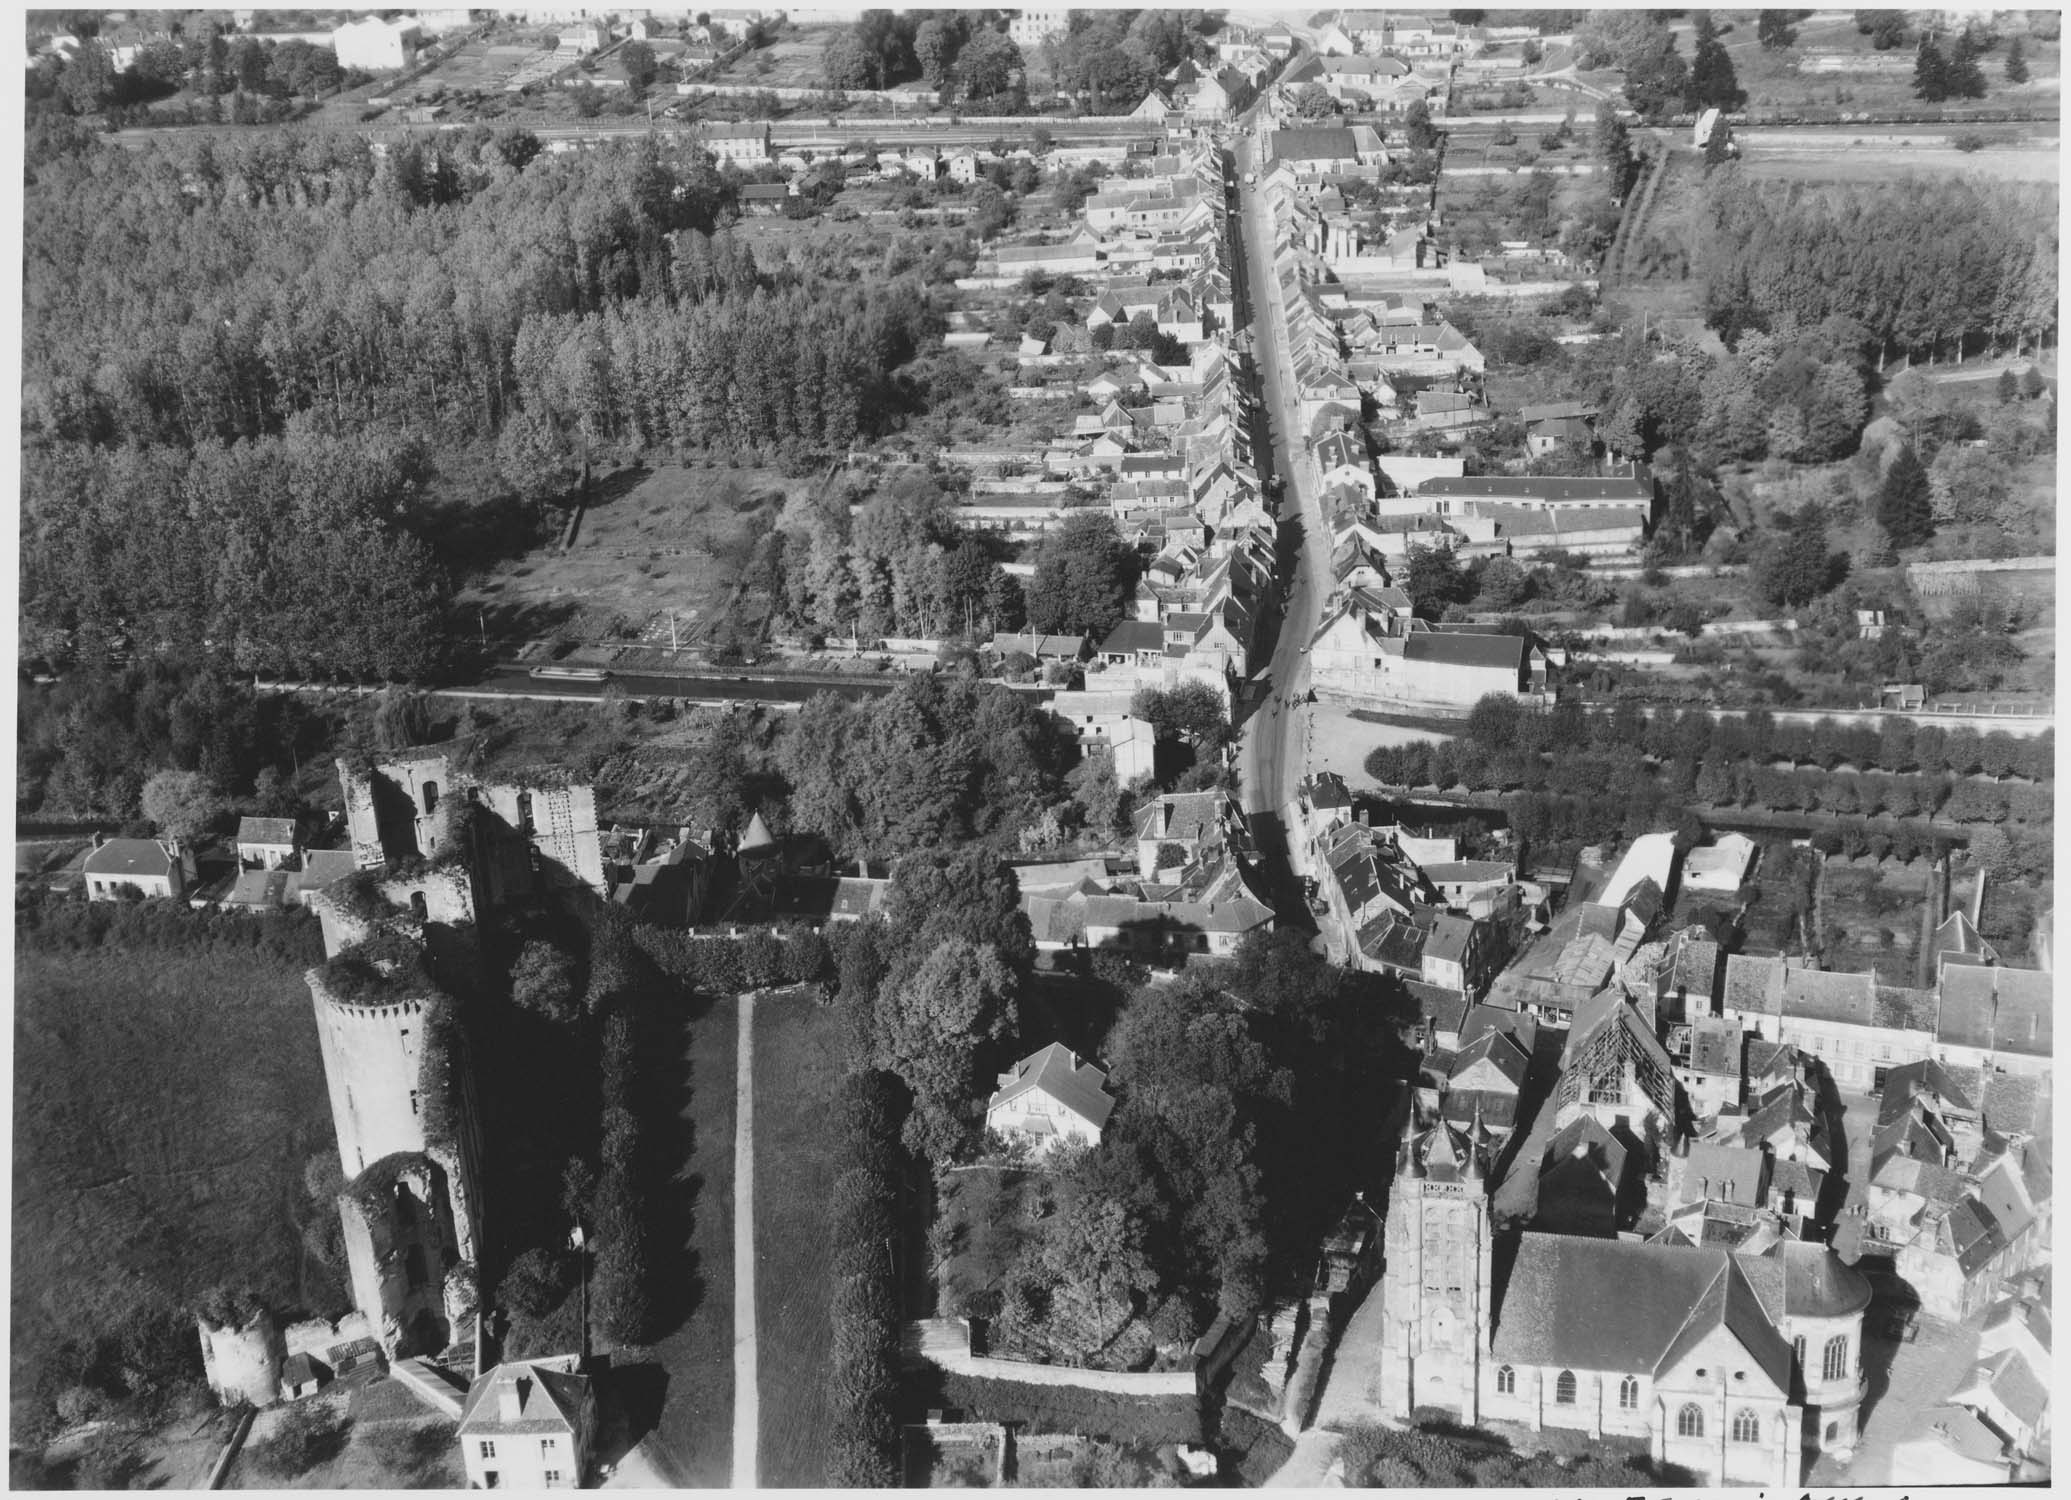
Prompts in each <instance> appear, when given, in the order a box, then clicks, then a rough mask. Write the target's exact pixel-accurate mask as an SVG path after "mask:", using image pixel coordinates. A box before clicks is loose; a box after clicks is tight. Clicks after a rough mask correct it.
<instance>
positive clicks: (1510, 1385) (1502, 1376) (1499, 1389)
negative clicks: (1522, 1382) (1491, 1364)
mask: <svg viewBox="0 0 2071 1500" xmlns="http://www.w3.org/2000/svg"><path fill="white" fill-rule="evenodd" d="M1496 1394H1497V1395H1499V1396H1515V1395H1516V1394H1517V1371H1516V1370H1514V1369H1512V1368H1511V1367H1510V1366H1509V1365H1505V1366H1503V1367H1502V1368H1501V1369H1500V1370H1498V1371H1496Z"/></svg>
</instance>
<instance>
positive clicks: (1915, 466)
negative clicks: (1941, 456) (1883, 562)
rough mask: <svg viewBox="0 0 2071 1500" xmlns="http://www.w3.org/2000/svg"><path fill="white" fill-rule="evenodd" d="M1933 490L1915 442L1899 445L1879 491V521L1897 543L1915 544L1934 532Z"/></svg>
mask: <svg viewBox="0 0 2071 1500" xmlns="http://www.w3.org/2000/svg"><path fill="white" fill-rule="evenodd" d="M1931 501H1932V490H1931V488H1930V487H1929V485H1928V481H1927V470H1926V469H1925V468H1924V467H1922V465H1921V463H1920V459H1919V457H1918V455H1916V454H1915V453H1914V452H1913V449H1912V445H1911V444H1907V445H1906V446H1905V447H1903V448H1901V449H1899V451H1898V457H1897V458H1895V459H1893V460H1892V463H1891V468H1890V469H1889V470H1888V471H1886V473H1885V475H1884V484H1883V487H1882V488H1881V489H1880V490H1879V491H1878V492H1877V524H1878V525H1879V526H1881V527H1883V528H1884V532H1885V534H1886V535H1887V536H1889V537H1890V538H1891V544H1892V546H1894V547H1912V546H1917V545H1918V544H1919V543H1921V542H1924V541H1926V540H1927V539H1928V537H1930V536H1932V535H1933V534H1934V513H1933V510H1932V508H1931Z"/></svg>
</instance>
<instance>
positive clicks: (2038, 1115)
mask: <svg viewBox="0 0 2071 1500" xmlns="http://www.w3.org/2000/svg"><path fill="white" fill-rule="evenodd" d="M2049 1103H2050V1099H2049V1084H2048V1081H2047V1080H2046V1079H2043V1078H2038V1077H2033V1076H2030V1075H2028V1074H2023V1073H1993V1074H1991V1075H1989V1076H1988V1077H1987V1078H1986V1080H1985V1108H1984V1115H1985V1124H1986V1125H1988V1126H1989V1127H1991V1128H1992V1129H1993V1130H1995V1131H1997V1132H1998V1133H1999V1134H2001V1135H2013V1134H2016V1133H2022V1134H2026V1133H2032V1132H2034V1131H2035V1130H2036V1129H2037V1128H2038V1127H2039V1126H2040V1125H2041V1123H2042V1122H2043V1121H2044V1120H2045V1119H2046V1118H2047V1116H2048V1112H2049Z"/></svg>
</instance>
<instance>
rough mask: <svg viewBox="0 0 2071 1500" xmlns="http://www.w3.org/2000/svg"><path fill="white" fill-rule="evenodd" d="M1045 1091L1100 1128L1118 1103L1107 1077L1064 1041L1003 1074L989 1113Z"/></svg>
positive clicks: (990, 1102)
mask: <svg viewBox="0 0 2071 1500" xmlns="http://www.w3.org/2000/svg"><path fill="white" fill-rule="evenodd" d="M1036 1091H1041V1092H1042V1093H1045V1094H1047V1095H1049V1096H1050V1097H1051V1098H1052V1099H1055V1100H1056V1101H1057V1102H1058V1103H1060V1104H1062V1105H1063V1106H1064V1107H1065V1108H1066V1109H1069V1110H1070V1111H1071V1112H1072V1113H1073V1114H1075V1115H1078V1116H1079V1117H1080V1118H1081V1119H1083V1120H1085V1121H1087V1122H1088V1123H1089V1124H1091V1125H1093V1126H1094V1127H1095V1128H1096V1129H1097V1128H1098V1127H1100V1126H1102V1125H1105V1124H1106V1123H1107V1117H1108V1116H1109V1115H1110V1114H1112V1113H1113V1112H1114V1107H1115V1101H1114V1099H1113V1097H1112V1096H1111V1095H1110V1094H1109V1093H1108V1092H1107V1074H1106V1072H1105V1071H1103V1070H1102V1069H1100V1068H1097V1067H1095V1066H1094V1065H1093V1064H1092V1063H1088V1062H1081V1061H1080V1060H1079V1055H1078V1054H1077V1053H1076V1052H1073V1051H1072V1050H1071V1049H1070V1048H1068V1047H1066V1046H1065V1045H1064V1044H1063V1043H1061V1042H1052V1043H1051V1044H1050V1045H1049V1046H1047V1047H1045V1048H1043V1050H1042V1051H1040V1052H1037V1053H1034V1054H1032V1055H1030V1056H1028V1057H1024V1058H1022V1059H1021V1061H1020V1062H1018V1063H1016V1064H1014V1066H1013V1067H1012V1068H1010V1069H1009V1070H1008V1071H1006V1072H1004V1073H1002V1074H1000V1086H999V1091H998V1092H997V1093H995V1094H994V1095H993V1096H992V1098H991V1099H990V1100H988V1101H987V1102H986V1106H985V1107H986V1110H987V1112H988V1113H989V1112H991V1111H992V1110H995V1109H998V1108H999V1107H1000V1106H1002V1105H1005V1104H1011V1103H1013V1102H1014V1101H1015V1100H1016V1099H1019V1098H1021V1097H1022V1096H1023V1095H1025V1094H1029V1093H1033V1092H1036Z"/></svg>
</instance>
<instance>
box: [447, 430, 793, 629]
mask: <svg viewBox="0 0 2071 1500" xmlns="http://www.w3.org/2000/svg"><path fill="white" fill-rule="evenodd" d="M816 483H817V481H816V480H813V479H810V478H808V479H790V478H786V477H785V476H783V475H780V474H778V473H777V472H776V471H774V470H768V469H727V468H717V467H714V468H679V467H674V466H665V467H660V468H654V469H644V468H630V469H621V470H619V471H618V472H617V473H615V474H608V475H606V476H605V477H604V478H603V479H602V480H601V481H600V482H599V483H598V484H597V485H596V486H595V488H594V490H593V498H592V499H591V502H590V505H589V508H588V509H587V510H586V511H585V512H584V514H583V517H582V520H581V522H580V524H579V525H578V527H577V529H576V535H575V541H574V545H573V546H571V547H570V548H568V549H567V550H566V551H563V550H562V549H561V547H560V543H559V538H558V537H556V538H555V539H554V540H553V541H550V542H546V543H543V544H541V545H539V546H536V547H534V548H532V549H531V550H530V551H528V552H526V553H525V554H523V555H522V556H519V557H515V558H509V559H506V560H503V561H501V562H499V563H497V564H495V565H493V566H492V568H491V570H490V572H489V574H488V576H486V577H478V578H476V579H475V580H473V581H471V582H470V583H469V584H468V585H467V587H466V588H464V589H463V590H462V591H461V592H460V594H459V596H458V598H457V600H456V606H457V608H458V609H459V610H460V612H461V616H462V618H465V617H466V616H467V615H468V614H470V613H472V612H476V611H479V612H480V614H481V616H482V628H483V629H485V630H486V631H488V632H489V633H491V634H492V635H495V636H498V637H501V638H503V639H506V640H520V641H522V640H530V639H538V638H541V637H551V638H553V639H555V640H556V641H558V642H560V643H561V644H563V645H572V644H574V643H583V644H586V645H592V646H597V647H600V648H602V649H604V650H606V651H607V653H608V652H610V651H611V649H612V648H614V647H617V646H621V645H627V644H634V643H640V644H645V645H648V646H657V647H667V646H668V645H669V644H670V636H669V624H670V611H672V610H673V611H674V614H675V625H676V637H677V641H678V643H679V644H680V645H682V646H685V647H707V646H709V645H711V644H712V643H714V641H715V640H717V639H718V638H720V637H722V636H725V635H727V634H729V633H730V632H731V633H737V634H738V635H739V636H741V637H742V638H746V639H752V638H754V637H755V636H756V635H758V634H759V632H760V631H761V628H762V625H763V622H764V621H765V620H766V619H767V617H768V615H769V612H770V606H771V600H770V598H769V596H768V594H767V592H759V591H755V590H751V589H750V588H748V586H747V585H746V583H745V582H744V575H745V574H746V572H747V570H748V568H749V565H750V563H751V562H752V561H753V560H754V558H755V556H756V554H757V552H758V549H759V548H761V547H762V546H763V545H764V544H765V543H766V540H767V538H768V537H769V535H770V534H771V532H772V530H773V529H774V527H775V524H776V517H777V514H778V513H779V512H780V511H781V510H782V508H783V506H784V504H785V503H786V501H787V500H789V499H790V498H791V497H793V496H794V495H799V496H803V495H806V494H808V493H810V492H811V491H812V490H813V488H814V486H815V485H816ZM607 659H608V656H607Z"/></svg>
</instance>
